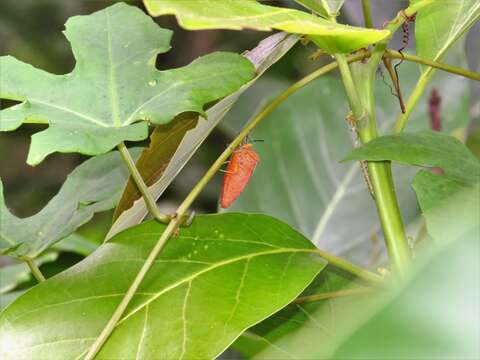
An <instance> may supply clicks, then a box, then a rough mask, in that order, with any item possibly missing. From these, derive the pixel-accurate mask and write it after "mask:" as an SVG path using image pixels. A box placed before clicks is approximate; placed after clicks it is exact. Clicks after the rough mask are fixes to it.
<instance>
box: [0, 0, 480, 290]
mask: <svg viewBox="0 0 480 360" xmlns="http://www.w3.org/2000/svg"><path fill="white" fill-rule="evenodd" d="M112 2H113V1H99V0H1V1H0V39H1V41H0V55H7V54H9V55H13V56H15V57H16V58H18V59H20V60H22V61H24V62H27V63H30V64H32V65H34V66H35V67H38V68H41V69H44V70H46V71H49V72H52V73H55V74H64V73H68V72H70V71H71V70H72V69H73V67H74V65H75V63H74V59H73V56H72V53H71V50H70V46H69V44H68V42H67V41H66V39H65V38H64V36H63V35H62V33H61V31H62V30H63V28H64V23H65V22H66V20H67V19H68V18H69V17H71V16H74V15H82V14H90V13H92V12H95V11H97V10H99V9H102V8H104V7H106V6H109V5H111V4H112ZM128 2H129V3H131V4H135V5H136V6H138V7H140V8H142V9H144V7H143V5H142V3H141V1H128ZM264 3H266V4H274V5H277V6H278V5H280V6H282V5H284V6H289V7H298V6H297V5H296V3H295V2H294V1H293V0H291V1H289V0H285V1H265V2H264ZM371 3H372V8H373V10H374V14H373V15H374V20H375V24H376V26H377V27H381V26H382V24H383V22H384V21H386V20H388V19H390V18H392V17H393V16H394V15H395V14H396V12H397V11H398V10H399V9H401V8H403V7H405V5H406V4H407V1H395V2H392V1H389V0H372V1H371ZM155 21H156V22H157V23H158V24H159V25H160V26H162V27H165V28H168V29H171V30H173V31H174V36H173V40H172V49H171V51H170V52H168V53H166V54H162V55H160V56H159V57H158V59H157V67H158V68H159V69H168V68H175V67H179V66H183V65H185V64H187V63H189V62H190V61H192V60H194V59H195V58H197V57H198V56H201V55H204V54H207V53H209V52H212V51H215V50H226V51H234V52H238V53H241V52H243V51H245V50H248V49H251V48H253V47H255V46H256V44H257V43H258V42H259V41H260V40H261V39H263V38H264V37H266V36H267V35H268V34H267V33H259V32H253V31H243V32H236V31H197V32H188V31H185V30H182V29H181V28H179V27H178V25H177V23H176V21H175V19H174V18H173V17H171V16H169V17H161V18H159V19H158V18H157V19H155ZM339 21H340V22H343V23H350V24H356V25H363V24H362V22H363V20H362V12H361V9H360V0H347V1H346V4H345V6H344V8H343V11H342V16H341V17H340V19H339ZM479 32H480V26H479V24H477V25H476V26H475V27H474V28H472V29H471V30H470V33H469V34H468V36H467V37H466V40H465V41H464V43H463V44H461V46H460V47H459V49H457V50H458V51H457V52H456V54H457V56H458V54H459V53H460V55H459V56H460V57H461V59H460V60H459V62H460V63H461V64H465V65H466V64H467V63H468V66H469V67H470V68H471V69H472V70H475V71H478V69H479V57H478V54H479V46H480V43H479V42H478V39H479V38H480V34H479ZM411 33H413V30H412V31H411ZM400 39H401V34H397V35H396V37H395V39H394V42H393V45H392V47H393V48H399V47H400V45H399V44H400ZM410 47H414V39H413V36H412V37H411V39H410ZM465 49H466V52H465V51H464V50H465ZM314 51H315V48H314V47H313V46H312V45H307V46H303V45H301V44H298V45H297V46H296V47H295V48H294V49H293V51H291V52H290V53H288V54H287V56H285V57H284V58H283V59H282V60H281V61H279V62H278V63H277V64H275V65H274V66H273V67H272V68H271V69H270V70H269V71H268V72H267V74H266V75H265V76H264V77H263V78H262V79H261V80H260V81H259V82H258V83H257V84H256V85H255V86H254V87H253V88H252V89H251V90H250V91H248V92H247V93H246V94H245V95H244V96H243V97H242V99H241V101H240V102H239V103H238V104H237V105H236V106H235V107H234V109H233V110H232V112H231V113H230V114H229V116H228V117H227V119H226V120H225V121H224V123H223V124H222V126H220V127H219V128H218V129H216V130H215V131H214V132H213V133H212V134H211V135H210V136H209V138H208V139H207V141H206V142H205V143H204V145H203V146H202V147H201V148H200V150H199V151H198V152H197V154H196V155H195V156H194V157H193V159H192V160H191V161H190V162H189V164H188V165H187V166H186V167H185V168H184V169H183V171H182V172H181V173H180V175H179V176H178V177H177V179H176V180H175V181H174V183H173V184H172V185H171V186H170V187H169V189H168V190H167V192H166V193H165V194H164V195H163V197H162V199H161V201H160V204H159V205H160V207H161V208H162V209H163V211H164V212H169V211H173V210H174V208H175V205H176V204H177V203H178V202H179V201H180V200H181V199H182V198H183V197H184V196H185V195H186V194H187V193H188V191H189V190H190V189H191V187H192V186H193V185H194V184H195V182H196V181H197V180H198V179H199V178H200V176H201V175H202V174H203V172H204V171H205V170H206V169H207V168H208V167H209V166H210V164H211V163H212V162H213V161H214V160H215V159H216V157H217V156H218V154H219V153H220V152H221V151H222V150H223V149H224V148H225V146H226V145H227V143H228V142H229V140H230V139H231V138H232V136H233V135H234V134H235V131H238V129H239V128H240V126H241V124H243V123H244V122H245V121H246V120H248V118H249V117H250V116H252V114H253V113H254V112H255V111H256V110H257V109H258V108H259V106H260V105H261V104H262V101H261V100H262V99H268V98H272V97H273V96H275V95H276V94H278V93H279V92H280V91H282V90H283V89H285V88H286V87H287V86H288V84H290V83H292V82H293V81H295V80H296V79H299V78H300V77H302V76H304V75H306V74H308V73H309V72H311V71H313V70H314V69H316V68H318V67H319V66H321V65H322V64H325V63H328V62H329V61H331V60H330V58H329V57H327V56H324V57H322V58H320V59H319V60H316V61H313V60H311V59H309V57H310V55H312V54H313V53H314ZM465 53H466V56H465ZM409 68H412V69H413V68H415V66H410V67H408V66H404V67H403V69H401V70H400V76H405V77H407V78H409V79H410V78H411V76H410V74H406V72H409V71H410V70H408V69H409ZM412 71H413V70H412ZM416 71H418V69H416V70H415V74H416ZM0 76H1V69H0ZM333 76H336V75H333ZM442 76H443V74H442ZM448 76H450V77H452V75H448ZM454 80H455V79H454ZM406 83H407V85H406V89H407V90H406V91H407V93H408V89H409V88H411V86H413V81H412V80H406ZM378 84H379V85H378V86H379V90H380V91H382V92H383V93H385V96H387V95H388V97H389V98H388V99H387V100H386V101H390V102H391V103H395V102H396V99H395V98H394V97H393V96H390V90H389V89H388V88H387V87H386V85H384V84H383V83H382V80H381V79H380V78H379V79H378ZM443 84H444V85H445V88H440V89H438V90H439V92H440V94H441V95H444V96H447V94H448V92H451V91H453V92H455V86H457V85H458V86H460V87H461V86H464V85H459V83H458V81H457V82H455V81H453V82H451V83H448V84H447V83H443ZM470 84H471V85H470ZM338 86H340V83H338ZM452 86H453V88H452ZM468 86H471V87H472V89H471V94H472V95H471V96H468V97H465V96H464V97H463V100H462V103H464V104H465V106H464V109H466V110H465V111H464V112H463V114H464V115H466V117H468V118H472V119H473V122H472V123H470V124H468V125H467V126H466V127H465V129H464V130H465V132H464V134H467V135H468V136H463V137H464V140H467V142H468V144H469V146H470V148H471V149H472V150H473V151H474V152H475V153H476V154H477V155H480V145H479V144H480V132H479V129H480V125H479V124H478V120H479V114H480V87H479V86H478V83H477V84H474V83H473V82H470V83H469V84H468ZM447 91H448V92H447ZM469 92H470V91H469ZM318 101H319V102H321V103H323V104H324V105H325V107H328V106H329V105H330V101H331V100H329V99H328V96H326V97H323V98H322V97H321V96H320V94H319V98H318ZM11 104H12V103H11V102H7V101H4V102H2V103H1V106H2V108H4V107H8V106H10V105H11ZM420 106H421V107H423V109H420V110H419V111H420V112H421V113H423V114H425V112H426V101H424V102H423V103H422V104H421V105H420ZM346 111H347V109H346V107H345V108H344V109H340V111H337V112H338V113H340V114H346ZM468 114H470V116H468ZM299 116H301V115H299ZM452 116H454V114H452ZM336 120H338V121H340V122H342V125H343V119H342V118H340V119H336ZM345 128H346V126H345ZM452 130H453V129H452ZM36 131H38V127H36V126H33V125H29V126H26V125H24V126H22V127H21V128H20V129H19V130H17V131H16V132H12V133H0V154H1V156H0V178H1V179H2V181H3V183H4V186H5V197H6V201H7V204H8V205H9V208H10V209H11V210H12V212H14V213H15V214H16V215H17V216H20V217H26V216H30V215H33V214H35V213H36V212H38V211H39V210H40V209H41V208H42V207H43V206H45V204H46V203H47V202H48V200H49V199H50V198H51V197H52V196H54V195H55V194H56V193H57V191H58V190H59V188H60V186H61V184H62V183H63V182H64V181H65V178H66V176H67V175H68V174H69V173H70V172H71V171H72V170H73V169H74V168H75V167H76V166H77V165H78V164H80V163H81V162H82V161H84V160H85V157H82V156H80V155H77V154H55V155H53V156H50V157H48V158H47V159H46V160H45V161H44V162H43V163H42V164H40V165H39V166H37V167H29V166H28V165H26V164H25V160H26V156H27V151H28V146H29V143H30V136H31V135H32V134H33V133H34V132H36ZM262 136H264V138H263V140H265V142H266V143H267V144H268V142H269V139H268V134H264V133H262ZM260 146H262V145H260ZM345 153H346V152H344V154H345ZM333 160H334V161H338V160H340V158H338V159H333ZM221 181H222V175H221V174H219V175H218V176H217V177H216V178H215V179H214V181H212V182H211V183H210V184H209V186H208V187H207V188H206V190H205V191H204V192H203V193H202V195H201V196H200V198H199V199H198V201H197V202H196V204H195V210H196V211H197V212H200V213H201V212H215V211H216V210H217V201H218V195H219V193H220V187H221ZM240 208H241V207H240ZM111 217H112V213H111V212H107V213H102V214H100V215H97V216H96V217H95V218H94V220H93V221H92V222H91V223H89V224H88V225H86V226H84V227H83V228H82V229H80V231H79V232H78V233H79V234H80V235H81V236H83V237H84V238H85V239H87V240H88V241H90V242H92V243H100V242H101V241H102V240H103V237H104V235H105V234H106V232H107V231H108V228H109V226H110V225H111ZM0 226H1V224H0ZM84 255H85V254H82V253H81V251H78V250H77V251H71V250H68V249H66V248H65V247H64V248H63V250H62V251H60V253H56V255H55V256H53V257H50V258H49V259H47V260H46V262H45V264H43V265H42V271H43V272H44V273H45V275H46V276H47V277H49V276H51V275H53V274H55V273H57V272H59V271H61V270H63V269H65V268H67V267H70V266H71V265H73V264H74V263H76V262H78V261H79V260H81V259H82V258H83V256H84ZM11 263H12V261H11V260H10V259H7V258H5V257H0V266H2V265H6V264H11ZM16 276H17V277H16V279H17V280H16V281H14V283H15V284H17V283H20V285H19V286H17V285H15V286H16V289H15V290H16V291H20V290H21V289H25V288H28V287H29V286H31V285H32V284H33V283H34V282H33V280H29V277H28V272H27V274H26V275H25V274H23V275H22V274H19V273H16ZM2 278H3V279H2ZM2 278H0V285H3V284H5V283H6V277H5V275H3V276H2ZM2 281H3V284H2ZM0 288H1V287H0ZM0 294H1V293H0ZM0 296H1V295H0Z"/></svg>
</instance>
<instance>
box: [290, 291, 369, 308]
mask: <svg viewBox="0 0 480 360" xmlns="http://www.w3.org/2000/svg"><path fill="white" fill-rule="evenodd" d="M374 291H375V289H374V288H369V287H362V288H355V289H346V290H339V291H332V292H327V293H322V294H313V295H307V296H301V297H298V298H296V299H295V300H294V301H293V303H294V304H304V303H309V302H315V301H321V300H328V299H336V298H339V297H345V296H352V295H361V294H368V293H372V292H374Z"/></svg>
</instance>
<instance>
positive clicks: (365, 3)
mask: <svg viewBox="0 0 480 360" xmlns="http://www.w3.org/2000/svg"><path fill="white" fill-rule="evenodd" d="M362 11H363V19H364V21H365V26H366V27H367V28H370V29H373V28H374V25H373V19H372V11H371V10H370V0H362Z"/></svg>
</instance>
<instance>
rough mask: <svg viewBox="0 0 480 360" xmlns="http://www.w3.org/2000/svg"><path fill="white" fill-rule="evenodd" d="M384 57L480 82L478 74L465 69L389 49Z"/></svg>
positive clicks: (479, 74)
mask: <svg viewBox="0 0 480 360" xmlns="http://www.w3.org/2000/svg"><path fill="white" fill-rule="evenodd" d="M385 56H388V57H389V58H392V59H402V58H403V59H404V60H406V61H412V62H416V63H417V64H422V65H426V66H429V67H432V68H435V69H439V70H443V71H445V72H449V73H452V74H456V75H460V76H463V77H465V78H467V79H472V80H477V81H480V73H478V72H475V71H470V70H466V69H463V68H459V67H456V66H450V65H447V64H444V63H441V62H438V61H432V60H428V59H425V58H422V57H420V56H416V55H411V54H406V53H403V55H402V54H400V53H399V52H398V51H395V50H390V49H386V50H385Z"/></svg>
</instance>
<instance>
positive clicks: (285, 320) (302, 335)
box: [233, 267, 372, 360]
mask: <svg viewBox="0 0 480 360" xmlns="http://www.w3.org/2000/svg"><path fill="white" fill-rule="evenodd" d="M364 286H365V285H364V284H361V283H358V282H357V281H356V280H355V279H354V278H352V277H351V276H349V275H348V274H345V273H343V272H340V271H338V270H336V269H335V268H331V267H327V268H326V269H325V270H323V271H322V272H321V273H320V275H319V276H318V277H317V278H316V279H315V281H314V282H313V283H312V284H310V286H309V287H308V288H307V289H306V290H305V291H304V292H303V293H302V295H301V296H300V298H302V297H304V296H309V295H312V294H315V295H316V294H333V293H336V292H339V291H349V290H363V289H365V287H364ZM366 294H368V293H367V292H364V293H360V292H359V293H356V294H352V295H349V296H340V297H332V298H330V299H325V300H319V301H314V302H306V303H292V304H290V305H288V306H287V307H285V308H284V309H282V310H280V311H279V312H277V313H276V314H274V315H272V316H271V317H269V318H268V319H266V320H264V321H262V322H261V323H259V324H258V325H256V326H254V327H252V328H250V329H249V330H247V331H246V332H245V333H244V334H243V335H242V336H241V337H239V338H238V339H237V341H236V342H235V343H234V344H233V347H234V348H235V349H237V350H238V351H240V352H241V353H242V354H243V355H244V356H245V357H247V358H248V359H252V358H253V359H279V360H283V359H311V358H318V359H324V358H326V357H327V356H329V355H330V354H331V353H332V352H333V350H334V349H335V348H336V346H337V345H339V342H340V341H341V340H342V339H343V338H344V336H345V335H346V334H345V332H347V331H348V330H350V329H351V328H352V326H353V324H355V323H356V322H358V321H359V320H361V319H362V318H363V317H364V314H365V310H366V308H364V311H362V312H360V311H358V305H359V304H360V303H365V304H366V300H367V299H368V300H371V298H372V296H371V293H370V294H369V295H366ZM300 298H299V299H300ZM366 306H367V305H366ZM369 306H372V305H369ZM272 344H273V345H272Z"/></svg>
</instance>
